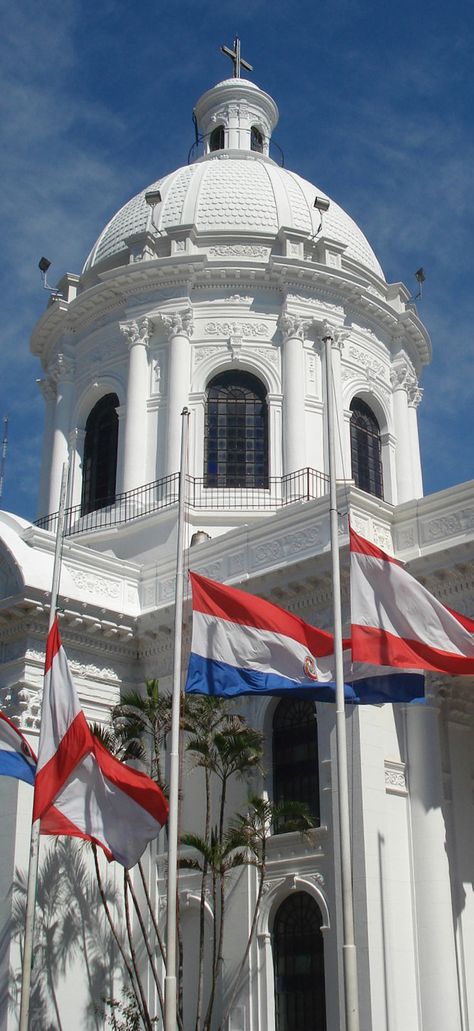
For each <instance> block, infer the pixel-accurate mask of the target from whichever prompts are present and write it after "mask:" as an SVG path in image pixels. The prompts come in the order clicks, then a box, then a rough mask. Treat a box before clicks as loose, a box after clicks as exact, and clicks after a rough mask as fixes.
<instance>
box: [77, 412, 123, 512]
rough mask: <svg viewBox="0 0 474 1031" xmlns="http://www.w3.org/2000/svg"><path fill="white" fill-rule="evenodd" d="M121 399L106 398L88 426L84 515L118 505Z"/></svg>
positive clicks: (84, 470)
mask: <svg viewBox="0 0 474 1031" xmlns="http://www.w3.org/2000/svg"><path fill="white" fill-rule="evenodd" d="M118 405H119V399H118V397H117V395H116V394H106V396H105V397H102V398H101V399H100V401H98V402H97V404H96V405H94V407H93V409H92V411H91V413H90V415H89V418H88V420H87V422H86V436H85V440H84V459H83V463H82V499H81V514H82V515H87V513H88V512H95V511H96V509H98V508H104V507H105V505H111V504H113V502H114V501H115V479H116V474H117V440H118V415H117V412H116V409H117V408H118Z"/></svg>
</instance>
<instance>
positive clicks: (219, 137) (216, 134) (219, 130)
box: [209, 125, 224, 150]
mask: <svg viewBox="0 0 474 1031" xmlns="http://www.w3.org/2000/svg"><path fill="white" fill-rule="evenodd" d="M209 150H224V126H223V125H216V128H215V129H213V130H212V132H211V135H210V137H209Z"/></svg>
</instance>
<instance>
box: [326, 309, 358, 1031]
mask: <svg viewBox="0 0 474 1031" xmlns="http://www.w3.org/2000/svg"><path fill="white" fill-rule="evenodd" d="M323 342H324V346H325V357H326V395H327V413H328V417H327V427H328V445H329V515H330V529H331V562H332V583H333V614H334V616H333V618H334V655H335V661H336V751H337V784H338V808H339V838H340V859H341V888H342V929H343V944H342V955H343V971H344V1002H345V1011H346V1031H359V1000H358V994H357V955H356V947H355V941H354V904H353V897H352V862H351V827H350V811H349V786H348V769H347V741H346V714H345V701H344V660H343V646H342V615H341V578H340V569H339V534H338V513H337V491H336V441H335V432H334V429H335V405H334V392H333V377H332V346H333V343H334V330H333V329H332V328H331V327H330V326H328V325H325V326H324V336H323Z"/></svg>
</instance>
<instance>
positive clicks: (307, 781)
mask: <svg viewBox="0 0 474 1031" xmlns="http://www.w3.org/2000/svg"><path fill="white" fill-rule="evenodd" d="M318 766H319V764H318V728H317V724H316V707H315V705H314V702H310V701H306V700H305V699H303V698H300V699H298V698H295V699H293V698H292V699H288V698H282V699H281V701H280V702H279V703H278V705H277V707H276V709H275V714H274V716H273V798H274V801H275V802H277V803H278V802H305V803H306V805H307V806H308V809H309V810H310V813H311V815H312V817H313V819H314V821H315V823H316V824H319V768H318ZM274 830H275V833H277V834H281V833H283V832H284V831H285V821H284V820H282V821H280V822H279V823H278V825H277V826H276V827H275V828H274Z"/></svg>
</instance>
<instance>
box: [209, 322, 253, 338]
mask: <svg viewBox="0 0 474 1031" xmlns="http://www.w3.org/2000/svg"><path fill="white" fill-rule="evenodd" d="M204 332H205V334H206V335H207V336H223V337H264V336H267V335H268V326H267V324H266V323H265V322H237V321H234V322H228V321H227V320H226V321H222V322H208V323H207V324H206V325H205V327H204Z"/></svg>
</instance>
